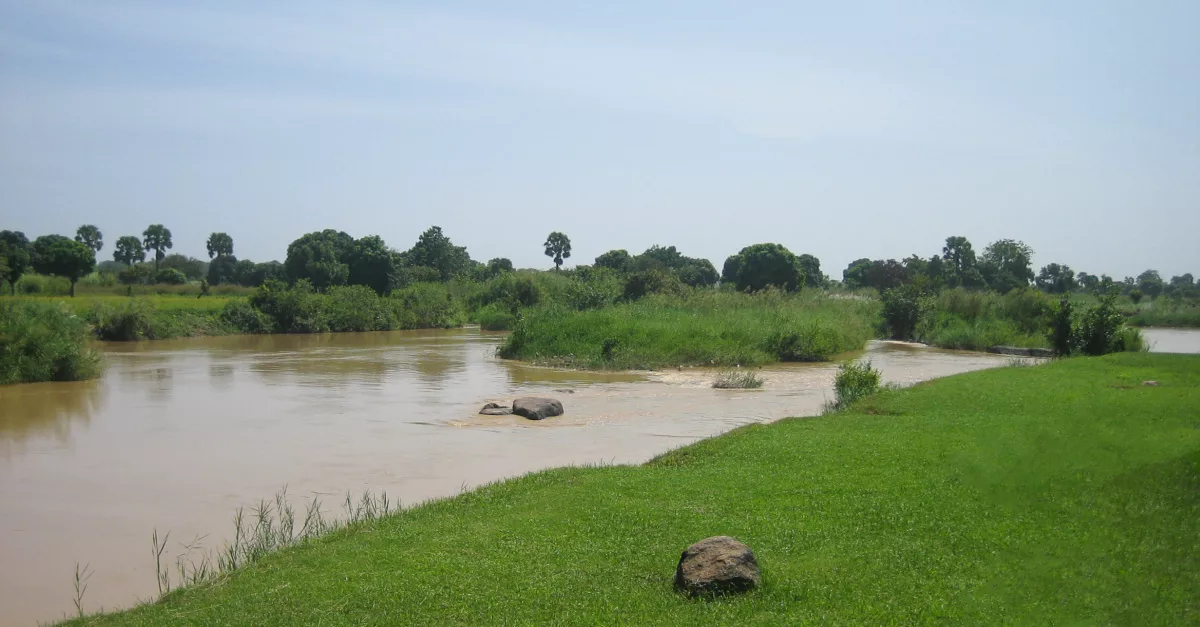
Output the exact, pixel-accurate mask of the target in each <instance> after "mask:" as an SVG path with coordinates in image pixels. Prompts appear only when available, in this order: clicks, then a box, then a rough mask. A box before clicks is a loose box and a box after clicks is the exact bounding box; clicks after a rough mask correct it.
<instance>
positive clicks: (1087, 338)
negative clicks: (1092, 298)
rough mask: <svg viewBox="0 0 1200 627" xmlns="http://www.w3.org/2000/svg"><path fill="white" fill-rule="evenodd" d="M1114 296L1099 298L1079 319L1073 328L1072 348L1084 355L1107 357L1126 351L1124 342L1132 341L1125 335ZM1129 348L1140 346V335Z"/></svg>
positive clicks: (1123, 323) (1123, 322) (1136, 348)
mask: <svg viewBox="0 0 1200 627" xmlns="http://www.w3.org/2000/svg"><path fill="white" fill-rule="evenodd" d="M1116 298H1117V297H1116V296H1115V295H1114V294H1107V295H1104V296H1101V297H1100V302H1099V303H1098V304H1097V305H1096V306H1094V307H1092V308H1091V309H1088V310H1087V311H1085V312H1084V313H1083V315H1082V316H1080V317H1079V322H1078V324H1076V326H1075V333H1074V336H1075V337H1074V342H1073V343H1074V346H1075V348H1076V350H1078V351H1079V352H1081V353H1083V354H1085V355H1107V354H1108V353H1115V352H1121V351H1124V350H1126V348H1125V346H1126V340H1127V339H1132V338H1130V336H1128V335H1126V333H1125V330H1124V329H1125V318H1124V317H1123V316H1122V315H1121V312H1119V311H1117V307H1116V304H1115V301H1116ZM1136 338H1137V339H1136V340H1134V341H1133V343H1135V344H1137V346H1135V347H1131V348H1132V349H1133V350H1138V349H1139V348H1140V344H1141V334H1140V333H1139V334H1138V335H1137V336H1136Z"/></svg>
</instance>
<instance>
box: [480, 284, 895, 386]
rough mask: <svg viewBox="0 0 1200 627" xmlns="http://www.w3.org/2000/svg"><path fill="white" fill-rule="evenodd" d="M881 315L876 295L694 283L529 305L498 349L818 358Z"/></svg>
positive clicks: (714, 359)
mask: <svg viewBox="0 0 1200 627" xmlns="http://www.w3.org/2000/svg"><path fill="white" fill-rule="evenodd" d="M878 318H879V302H878V301H876V300H857V299H830V298H826V297H824V296H823V295H822V294H820V293H804V294H801V295H788V294H783V293H780V292H778V291H773V290H772V291H766V292H763V293H759V294H754V295H748V294H742V293H736V292H723V291H717V290H696V291H691V292H689V293H688V295H687V296H666V295H652V296H649V297H646V298H643V299H640V300H637V301H634V302H627V303H620V304H616V305H613V306H610V307H605V308H602V309H593V310H587V311H578V310H574V309H571V308H568V307H564V306H561V305H550V306H543V307H538V308H534V309H530V310H528V311H526V312H524V317H523V319H522V320H521V321H520V322H519V323H518V324H517V325H516V328H515V329H514V330H513V332H512V333H511V334H510V335H509V337H508V339H507V341H506V342H505V343H504V345H503V346H502V347H501V349H500V354H501V356H502V357H506V358H511V359H523V360H526V361H534V362H544V363H553V364H558V365H567V366H575V367H585V368H602V369H631V368H632V369H645V368H661V367H667V366H678V365H716V366H736V365H742V366H754V365H761V364H765V363H772V362H776V361H819V360H824V359H828V358H829V357H830V356H831V355H834V354H837V353H842V352H847V351H852V350H858V349H861V348H862V347H863V345H864V344H865V343H866V341H867V340H869V339H871V338H872V337H874V336H875V333H876V329H877V327H878Z"/></svg>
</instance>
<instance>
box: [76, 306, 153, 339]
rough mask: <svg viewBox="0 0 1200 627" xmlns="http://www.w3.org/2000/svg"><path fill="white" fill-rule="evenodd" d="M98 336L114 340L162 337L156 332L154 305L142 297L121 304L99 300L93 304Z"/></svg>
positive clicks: (93, 321) (93, 322) (93, 316)
mask: <svg viewBox="0 0 1200 627" xmlns="http://www.w3.org/2000/svg"><path fill="white" fill-rule="evenodd" d="M91 318H92V324H93V325H95V332H96V337H98V338H100V339H102V340H108V341H112V342H130V341H136V340H153V339H161V338H160V337H159V334H158V333H156V332H155V327H154V305H152V304H150V303H149V302H146V301H145V300H142V299H140V298H130V299H128V300H126V301H124V302H121V303H119V304H113V303H111V302H98V303H96V304H95V305H93V306H92V312H91Z"/></svg>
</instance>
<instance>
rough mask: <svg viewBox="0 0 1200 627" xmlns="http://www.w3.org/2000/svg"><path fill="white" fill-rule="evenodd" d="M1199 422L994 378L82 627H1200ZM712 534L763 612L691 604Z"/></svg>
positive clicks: (613, 476)
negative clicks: (695, 547) (678, 588)
mask: <svg viewBox="0 0 1200 627" xmlns="http://www.w3.org/2000/svg"><path fill="white" fill-rule="evenodd" d="M1150 379H1153V380H1156V381H1158V382H1159V383H1160V385H1159V386H1157V387H1148V386H1143V385H1142V381H1145V380H1150ZM1198 407H1200V357H1195V356H1179V355H1149V354H1118V355H1111V356H1108V357H1104V358H1081V359H1071V360H1064V361H1059V362H1054V363H1050V364H1047V365H1044V366H1039V367H1028V368H1002V369H998V370H992V371H984V372H976V373H971V374H966V375H961V376H956V377H951V378H947V379H942V380H938V381H933V382H930V383H927V384H923V385H919V386H917V387H915V388H911V389H907V390H899V391H885V392H882V393H880V394H878V395H876V396H872V397H869V398H867V399H865V400H864V401H861V402H860V403H859V404H857V405H854V406H853V407H852V408H851V409H850V410H847V411H844V412H841V413H836V414H831V415H827V416H825V417H821V418H813V419H794V420H785V421H782V422H779V423H776V424H773V425H767V426H753V427H748V428H743V429H739V430H737V431H734V432H732V433H730V434H728V435H725V436H722V437H718V438H714V439H710V440H706V441H704V442H701V443H699V444H697V445H694V446H690V447H687V448H684V449H680V450H678V451H675V452H673V453H670V454H668V455H665V456H663V457H661V458H659V459H657V460H655V461H654V462H652V463H650V464H648V465H646V466H642V467H621V466H618V467H599V468H574V469H561V470H553V471H548V472H543V473H537V474H533V475H529V476H526V477H523V478H521V479H517V480H513V481H507V482H503V483H500V484H497V485H492V486H489V487H485V488H482V489H478V490H475V491H472V492H469V493H466V494H463V495H461V496H459V497H456V498H452V499H448V500H444V501H439V502H435V503H431V504H427V505H424V506H420V507H417V508H414V509H411V510H407V511H405V512H403V513H401V514H398V515H394V516H390V517H386V518H383V519H380V520H376V521H371V522H368V523H362V524H358V525H354V526H351V527H350V528H348V529H345V530H343V531H339V532H336V533H334V534H332V535H329V536H325V537H324V538H321V539H317V540H314V541H310V542H308V543H306V544H303V545H300V546H298V547H295V548H291V549H287V550H284V551H281V552H279V553H275V554H272V555H268V556H267V557H265V558H263V559H262V560H261V561H259V562H257V563H256V564H254V565H252V566H249V567H247V568H245V569H243V570H239V571H234V572H233V574H231V575H226V576H224V577H223V578H221V579H220V580H218V581H216V582H214V583H211V584H205V585H201V586H196V587H192V588H184V589H182V590H178V591H175V592H173V593H171V594H169V595H167V596H166V597H165V598H164V599H162V600H160V601H159V602H157V603H154V604H150V605H144V606H141V607H138V608H136V609H134V610H132V611H129V612H125V613H120V614H113V615H107V616H95V617H89V618H84V619H80V620H78V621H74V622H72V623H71V624H76V625H168V624H179V625H210V624H253V625H299V624H321V625H398V624H411V625H435V624H436V625H454V624H458V625H490V624H512V625H517V624H520V625H525V624H530V625H532V624H631V625H633V624H636V625H661V624H678V625H742V624H761V625H782V624H831V623H832V624H838V623H840V624H884V623H887V624H895V623H932V622H942V623H952V624H1001V623H1007V624H1038V625H1045V624H1067V623H1080V624H1138V625H1182V624H1196V623H1197V621H1200V602H1198V601H1197V599H1200V429H1198V428H1197V427H1198V426H1200V415H1198V413H1197V408H1198ZM718 534H728V535H733V536H735V537H737V538H739V539H741V540H743V541H745V542H746V543H748V544H749V545H750V546H751V547H752V548H753V549H754V550H755V552H756V554H757V556H758V561H759V563H760V564H761V566H762V569H763V582H764V583H763V585H762V587H761V588H760V589H759V590H757V591H755V592H752V593H750V594H749V595H747V596H745V597H741V598H725V599H720V600H716V601H702V600H690V599H687V598H684V597H682V596H680V595H678V594H676V593H675V592H673V591H672V587H671V579H672V574H673V571H674V568H675V564H676V561H677V560H678V558H679V553H680V551H681V550H683V548H684V547H686V546H687V545H688V544H690V543H692V542H694V541H696V540H699V539H701V538H704V537H706V536H711V535H718Z"/></svg>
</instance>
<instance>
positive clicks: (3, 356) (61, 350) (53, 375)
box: [0, 300, 101, 385]
mask: <svg viewBox="0 0 1200 627" xmlns="http://www.w3.org/2000/svg"><path fill="white" fill-rule="evenodd" d="M88 340H89V334H88V325H87V323H86V322H84V321H83V320H82V319H81V318H80V317H79V316H77V315H75V314H74V313H73V312H72V311H71V310H70V309H68V308H66V307H64V306H62V305H61V304H58V303H37V302H26V301H17V300H0V385H4V384H9V383H32V382H38V381H80V380H83V379H90V378H92V377H95V376H98V375H99V374H100V370H101V368H100V356H99V354H98V353H97V352H96V351H94V350H92V349H91V348H90V347H89V346H88Z"/></svg>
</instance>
